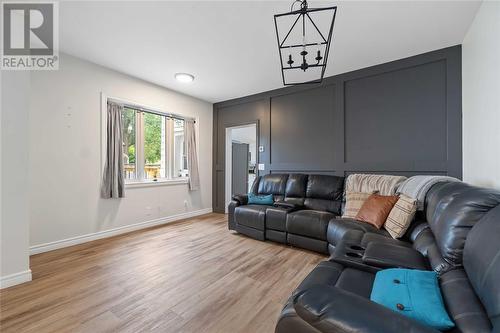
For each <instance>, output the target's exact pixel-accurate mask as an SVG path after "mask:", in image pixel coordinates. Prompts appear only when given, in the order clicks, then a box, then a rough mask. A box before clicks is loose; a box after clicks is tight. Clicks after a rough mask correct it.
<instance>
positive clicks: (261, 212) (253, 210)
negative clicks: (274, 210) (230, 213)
mask: <svg viewBox="0 0 500 333" xmlns="http://www.w3.org/2000/svg"><path fill="white" fill-rule="evenodd" d="M269 207H272V206H264V205H245V206H239V207H236V208H235V210H234V220H235V221H236V223H237V224H240V225H243V226H246V227H250V228H254V229H258V230H264V226H265V222H266V209H267V208H269Z"/></svg>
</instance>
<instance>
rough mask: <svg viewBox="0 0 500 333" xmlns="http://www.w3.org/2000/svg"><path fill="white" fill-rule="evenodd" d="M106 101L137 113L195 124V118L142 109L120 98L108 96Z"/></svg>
mask: <svg viewBox="0 0 500 333" xmlns="http://www.w3.org/2000/svg"><path fill="white" fill-rule="evenodd" d="M107 100H108V101H111V102H115V103H118V104H121V105H123V107H126V108H129V109H134V110H138V111H142V112H148V113H154V114H157V115H159V116H163V117H167V118H172V119H178V120H192V121H194V123H196V119H195V118H191V117H184V116H179V115H176V114H174V113H167V112H163V111H160V110H154V109H151V108H148V107H144V106H142V105H140V104H137V103H133V102H129V101H125V100H123V99H120V98H115V97H109V96H108V97H107Z"/></svg>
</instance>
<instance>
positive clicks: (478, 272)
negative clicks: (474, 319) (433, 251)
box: [463, 205, 500, 332]
mask: <svg viewBox="0 0 500 333" xmlns="http://www.w3.org/2000/svg"><path fill="white" fill-rule="evenodd" d="M463 260H464V268H465V271H466V272H467V276H468V278H469V281H470V283H471V285H472V287H473V288H474V290H475V292H476V294H477V295H478V297H479V298H480V299H481V303H482V304H483V305H484V307H485V309H486V312H487V313H488V317H489V318H490V320H491V322H492V324H493V327H494V330H493V331H494V332H496V331H495V329H497V330H498V329H500V205H499V206H497V207H496V208H494V209H492V210H491V211H490V212H489V213H488V214H486V215H485V216H484V217H483V218H482V219H481V220H480V221H479V222H478V223H477V224H476V225H475V226H474V227H473V228H472V230H471V231H470V232H469V235H468V236H467V240H466V241H465V249H464V258H463Z"/></svg>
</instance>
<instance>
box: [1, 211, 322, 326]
mask: <svg viewBox="0 0 500 333" xmlns="http://www.w3.org/2000/svg"><path fill="white" fill-rule="evenodd" d="M324 259H325V257H324V256H321V255H319V254H315V253H312V252H308V251H305V250H300V249H296V248H290V247H287V246H283V245H279V244H276V243H272V242H260V241H257V240H253V239H250V238H247V237H244V236H242V235H239V234H236V233H234V232H230V231H228V230H227V218H226V216H225V215H222V214H208V215H204V216H201V217H196V218H191V219H188V220H185V221H180V222H177V223H172V224H167V225H164V226H160V227H155V228H151V229H146V230H140V231H136V232H132V233H129V234H125V235H121V236H116V237H113V238H107V239H102V240H98V241H94V242H89V243H85V244H81V245H76V246H72V247H68V248H65V249H60V250H56V251H51V252H47V253H42V254H38V255H34V256H32V257H31V269H32V272H33V281H32V282H29V283H26V284H22V285H19V286H15V287H11V288H7V289H4V290H2V291H0V303H1V304H0V307H1V314H0V316H1V317H0V331H1V332H2V333H7V332H15V333H21V332H37V333H43V332H92V333H95V332H176V333H177V332H222V333H226V332H227V333H233V332H251V333H254V332H255V333H261V332H273V331H274V326H275V324H276V320H277V318H278V315H279V312H280V310H281V308H282V305H283V304H284V302H285V301H286V299H287V298H288V296H289V295H290V293H291V292H292V291H293V289H294V288H295V287H296V286H297V285H298V284H299V283H300V281H301V280H302V279H303V278H304V277H305V276H306V275H307V274H308V273H309V272H310V271H311V270H312V268H313V267H314V266H315V265H316V264H317V263H318V262H319V261H321V260H324Z"/></svg>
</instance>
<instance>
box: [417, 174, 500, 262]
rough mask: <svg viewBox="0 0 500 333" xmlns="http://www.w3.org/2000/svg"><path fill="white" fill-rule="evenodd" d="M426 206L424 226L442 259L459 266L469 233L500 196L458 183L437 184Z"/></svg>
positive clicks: (487, 190) (488, 190)
mask: <svg viewBox="0 0 500 333" xmlns="http://www.w3.org/2000/svg"><path fill="white" fill-rule="evenodd" d="M426 203H427V205H426V216H427V222H428V223H429V226H430V228H431V230H432V233H433V234H434V237H435V239H436V244H437V247H438V249H439V251H440V252H441V255H442V257H443V258H444V260H445V261H446V262H448V263H450V264H451V265H452V266H461V265H462V259H463V249H464V245H465V239H466V238H467V235H468V233H469V231H470V230H471V228H472V227H473V226H474V225H475V224H476V223H477V222H478V221H479V220H480V219H481V218H482V217H483V216H484V215H486V213H488V212H489V211H490V210H491V209H492V208H494V207H496V206H498V205H499V204H500V192H498V191H495V190H492V189H486V188H479V187H475V186H471V185H468V184H465V183H462V182H454V183H439V184H436V185H434V186H433V187H432V188H431V189H430V191H429V192H428V193H427V198H426Z"/></svg>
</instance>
